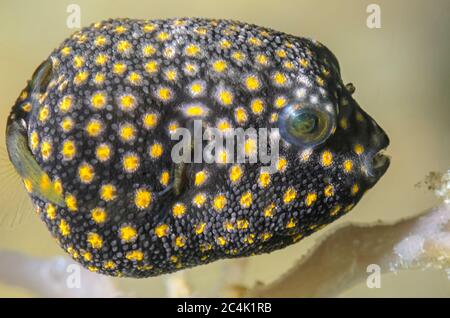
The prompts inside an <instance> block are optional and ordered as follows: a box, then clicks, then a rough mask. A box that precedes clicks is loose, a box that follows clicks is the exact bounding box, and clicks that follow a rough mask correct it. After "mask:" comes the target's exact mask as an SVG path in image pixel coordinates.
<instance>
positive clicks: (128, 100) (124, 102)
mask: <svg viewBox="0 0 450 318" xmlns="http://www.w3.org/2000/svg"><path fill="white" fill-rule="evenodd" d="M135 106H136V98H135V97H134V96H133V95H131V94H125V95H122V96H121V97H120V98H119V107H120V108H121V109H122V110H123V111H130V110H132V109H134V108H135Z"/></svg>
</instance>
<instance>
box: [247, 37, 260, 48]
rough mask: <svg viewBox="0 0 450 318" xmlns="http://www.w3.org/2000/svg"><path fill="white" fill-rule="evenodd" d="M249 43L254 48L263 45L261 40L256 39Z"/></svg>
mask: <svg viewBox="0 0 450 318" xmlns="http://www.w3.org/2000/svg"><path fill="white" fill-rule="evenodd" d="M248 43H249V44H251V45H254V46H260V45H261V40H260V39H258V38H255V37H251V38H249V39H248Z"/></svg>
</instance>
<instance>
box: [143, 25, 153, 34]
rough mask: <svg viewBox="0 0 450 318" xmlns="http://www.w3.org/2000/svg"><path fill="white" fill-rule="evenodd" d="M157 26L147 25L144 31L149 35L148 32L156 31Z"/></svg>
mask: <svg viewBox="0 0 450 318" xmlns="http://www.w3.org/2000/svg"><path fill="white" fill-rule="evenodd" d="M155 28H156V26H155V25H154V24H151V23H149V24H146V25H144V26H143V27H142V29H143V30H144V32H146V33H148V32H152V31H153V30H155Z"/></svg>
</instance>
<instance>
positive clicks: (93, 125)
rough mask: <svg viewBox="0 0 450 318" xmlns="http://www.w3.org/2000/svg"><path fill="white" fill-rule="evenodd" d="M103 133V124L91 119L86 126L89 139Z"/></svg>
mask: <svg viewBox="0 0 450 318" xmlns="http://www.w3.org/2000/svg"><path fill="white" fill-rule="evenodd" d="M102 131H103V124H102V122H101V121H99V120H98V119H91V120H90V121H89V122H88V124H87V125H86V132H87V134H88V135H89V136H90V137H97V136H99V135H100V134H101V133H102Z"/></svg>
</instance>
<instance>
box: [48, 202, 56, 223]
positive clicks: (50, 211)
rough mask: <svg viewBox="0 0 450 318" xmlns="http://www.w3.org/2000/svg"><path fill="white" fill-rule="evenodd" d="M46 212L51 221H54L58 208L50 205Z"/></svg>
mask: <svg viewBox="0 0 450 318" xmlns="http://www.w3.org/2000/svg"><path fill="white" fill-rule="evenodd" d="M45 212H46V213H47V217H48V218H49V219H50V220H54V219H55V218H56V208H55V206H54V205H53V204H51V203H48V204H47V208H46V210H45Z"/></svg>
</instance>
